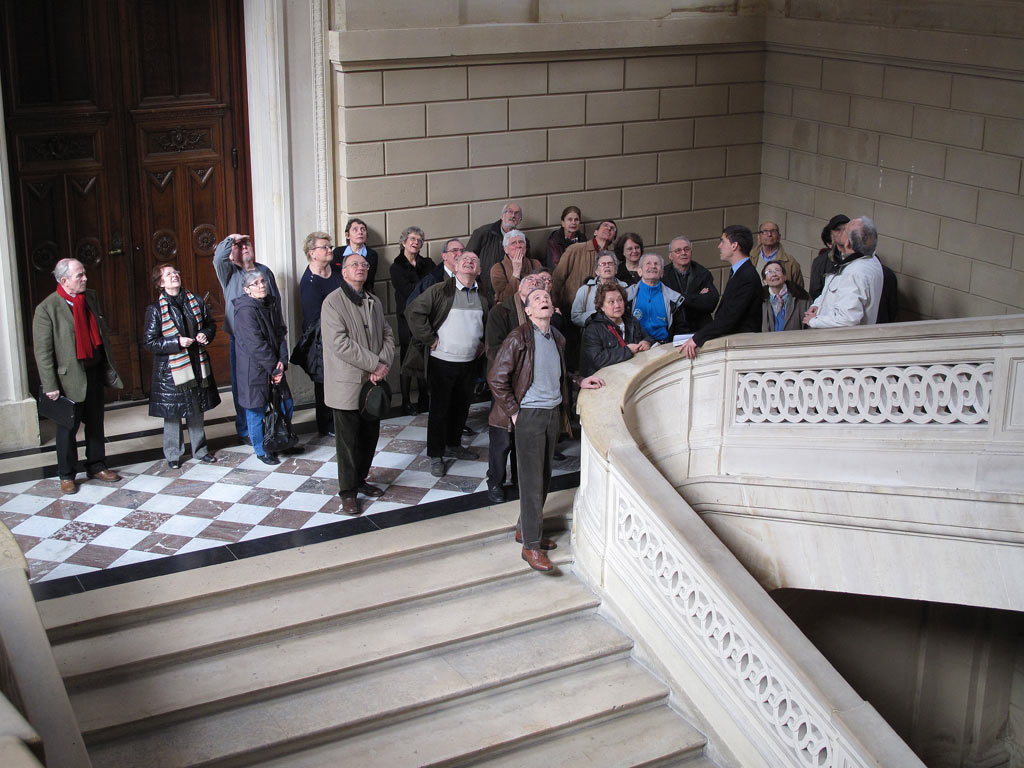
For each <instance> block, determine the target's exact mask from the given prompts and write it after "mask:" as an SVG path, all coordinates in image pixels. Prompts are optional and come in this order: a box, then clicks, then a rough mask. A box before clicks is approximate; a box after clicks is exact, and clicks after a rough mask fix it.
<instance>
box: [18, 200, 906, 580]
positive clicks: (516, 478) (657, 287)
mask: <svg viewBox="0 0 1024 768" xmlns="http://www.w3.org/2000/svg"><path fill="white" fill-rule="evenodd" d="M522 215H523V214H522V208H521V207H520V206H519V205H518V204H516V203H514V202H510V203H508V204H507V205H505V207H504V208H503V210H502V212H501V218H500V219H499V220H498V221H496V222H494V223H491V224H487V225H484V226H483V227H480V228H478V229H477V230H476V231H474V232H473V234H472V236H471V237H470V240H469V243H468V245H466V246H464V245H463V243H462V241H461V240H459V239H457V238H452V239H450V240H448V241H447V242H445V243H444V245H443V249H442V252H441V259H442V260H441V263H440V264H436V265H435V264H434V262H433V261H432V260H431V259H429V258H427V257H426V256H425V255H423V254H422V249H423V247H424V244H425V241H426V234H425V232H424V231H423V230H422V229H421V228H419V227H415V226H411V227H407V228H406V229H405V230H404V231H403V232H402V234H401V238H400V249H399V253H398V255H397V257H396V258H395V260H394V262H393V263H392V264H391V265H390V279H391V283H392V285H393V289H394V296H395V309H396V314H397V331H398V345H397V346H398V352H399V354H398V356H397V357H396V354H395V352H396V349H395V347H396V344H395V337H394V334H393V332H392V328H391V325H390V324H389V323H388V322H387V321H386V319H385V312H384V303H383V302H382V300H381V299H380V298H378V297H377V296H376V295H375V294H374V293H373V290H372V289H373V287H374V279H375V275H376V271H377V266H378V256H377V254H376V252H375V251H373V249H371V248H368V247H367V246H366V238H367V226H366V223H365V222H363V221H362V220H360V219H357V218H353V219H351V220H350V221H349V222H348V224H347V226H346V228H345V234H346V241H347V242H346V245H345V246H337V247H335V246H334V244H333V241H332V238H331V236H330V235H329V234H328V233H325V232H312V233H310V234H309V235H308V236H307V237H306V238H305V240H304V242H303V245H302V249H303V252H304V253H305V256H306V259H307V268H306V270H305V271H304V272H303V274H302V277H301V278H300V280H299V293H300V298H301V305H302V322H303V329H302V330H303V332H302V335H301V338H300V340H299V343H298V345H297V346H296V349H295V351H294V352H292V353H291V355H289V350H288V342H287V328H286V325H285V323H284V319H283V314H282V302H281V293H280V290H279V287H278V284H277V281H276V279H275V276H274V274H273V272H272V271H271V270H270V269H269V268H268V267H267V266H266V265H263V264H260V263H259V262H258V261H257V260H256V254H255V248H254V245H253V241H252V238H251V237H250V236H248V235H243V234H232V235H228V236H227V237H226V238H224V240H223V241H221V242H220V244H219V245H218V246H217V247H216V249H215V252H214V257H213V264H214V268H215V271H216V274H217V277H218V280H219V282H220V285H221V288H222V290H223V295H224V330H225V331H226V332H227V334H228V349H229V356H230V371H231V391H232V396H233V400H234V407H235V413H236V417H235V426H236V430H237V432H238V435H239V437H240V439H241V440H243V441H244V442H247V443H250V444H251V445H252V446H253V449H254V452H255V454H256V456H257V457H258V458H259V459H260V460H261V461H263V462H264V463H266V464H270V465H274V464H277V463H279V461H280V459H279V457H278V456H277V454H276V453H275V452H274V451H270V450H267V449H266V448H265V447H264V439H263V438H264V435H263V417H264V413H265V411H266V409H267V404H268V403H276V404H279V405H278V407H279V408H280V410H281V413H282V414H283V415H284V416H285V417H287V418H288V419H290V418H291V415H292V410H293V402H292V397H291V394H290V391H289V389H288V383H287V379H286V376H285V371H286V369H287V367H288V364H289V361H290V360H291V361H294V362H297V363H298V364H300V365H301V366H302V367H303V368H304V369H305V370H306V372H307V373H308V374H309V376H310V378H311V379H312V380H313V383H314V397H315V412H316V425H317V429H318V432H319V433H320V435H321V436H331V437H334V439H335V445H336V449H337V461H338V488H339V495H340V497H341V503H342V510H343V511H344V512H345V513H347V514H350V515H358V514H360V513H361V511H362V508H361V506H360V498H359V497H360V496H364V497H370V498H375V497H379V496H381V495H383V493H384V491H383V490H382V489H381V488H379V487H377V486H375V485H372V484H371V483H369V482H368V481H367V478H368V476H369V473H370V466H371V463H372V460H373V455H374V451H375V448H376V444H377V440H378V437H379V434H380V419H379V414H378V415H376V416H375V415H372V414H370V413H368V412H367V409H366V408H365V407H364V406H365V400H366V397H367V391H368V390H372V389H373V388H374V387H378V386H381V387H386V380H387V378H388V375H389V373H390V371H391V368H392V367H393V366H396V365H397V366H398V367H399V376H398V380H399V385H400V389H401V399H402V408H403V410H404V411H405V412H407V413H410V414H412V413H417V412H419V413H422V412H426V413H428V419H427V455H428V457H429V459H430V471H431V473H432V474H433V475H435V476H437V477H443V476H444V475H445V474H446V472H447V470H448V468H449V466H450V462H451V461H452V460H459V459H476V458H479V457H478V455H477V454H476V452H475V451H473V450H472V449H471V448H468V447H465V446H463V445H462V438H463V436H464V434H467V433H468V434H472V432H471V430H468V428H467V427H466V419H467V415H468V411H469V406H470V403H471V402H472V400H473V397H474V392H477V391H479V389H480V388H482V387H483V383H484V382H486V387H487V388H488V389H489V390H490V394H491V400H492V405H491V411H490V414H489V416H488V428H489V433H488V436H489V447H488V470H487V483H488V498H489V499H490V500H491V501H492V502H500V501H504V499H505V480H506V467H507V466H508V459H509V457H510V455H511V456H512V463H511V466H512V476H513V477H512V480H513V482H517V483H518V486H519V495H520V507H521V510H520V520H519V524H518V525H517V529H516V540H517V541H519V542H521V543H522V545H523V551H522V556H523V558H524V559H525V560H526V561H527V562H528V563H529V564H530V566H531V567H532V568H535V569H537V570H542V571H546V570H550V569H551V568H552V565H551V562H550V560H549V559H548V557H547V555H546V554H545V552H546V551H547V550H550V549H552V548H554V546H555V543H554V542H553V541H551V540H550V539H547V538H544V537H543V536H542V522H543V514H542V512H543V506H544V500H545V497H546V494H547V489H548V484H549V482H550V478H551V469H552V462H553V461H554V457H555V455H556V450H557V448H556V446H557V443H558V440H559V438H560V436H561V435H564V434H566V433H570V418H569V417H570V411H571V405H572V391H573V389H574V388H581V389H592V388H599V387H601V386H603V384H604V382H603V381H602V380H601V379H600V378H598V377H597V376H595V375H594V374H595V373H596V372H597V371H599V370H600V369H602V368H604V367H606V366H609V365H613V364H616V363H620V362H623V361H625V360H628V359H630V358H632V357H633V356H634V355H636V354H638V353H640V352H643V351H645V350H647V349H650V348H651V347H652V346H653V345H655V344H659V343H665V342H671V341H672V339H673V337H674V336H676V335H678V334H690V336H689V338H688V340H687V341H686V342H685V343H683V344H682V345H681V348H680V351H681V352H682V353H684V354H686V355H687V356H688V357H690V358H693V357H695V356H696V354H697V352H698V350H699V349H700V347H701V346H703V344H704V343H705V342H707V341H709V340H711V339H714V338H718V337H720V336H725V335H728V334H732V333H741V332H760V331H765V332H774V331H785V330H793V329H798V328H801V327H811V328H831V327H839V326H845V325H859V324H870V323H874V322H876V320H877V319H878V318H879V317H880V316H881V315H883V314H884V317H883V319H886V320H891V319H893V316H894V314H895V304H894V300H895V290H894V279H895V278H894V276H892V279H891V280H890V278H889V277H888V276H886V274H885V270H884V268H883V267H882V265H881V263H880V262H879V260H878V258H877V256H876V254H875V246H876V243H877V239H878V235H877V231H876V230H875V227H874V224H873V223H872V222H871V221H870V219H867V218H859V219H854V220H852V221H851V220H850V219H849V218H847V217H846V216H841V215H840V216H836V217H834V218H833V219H832V220H831V221H830V222H829V223H828V224H827V225H826V227H825V229H824V230H823V232H822V240H823V243H824V245H825V247H824V248H823V249H822V251H821V253H820V254H819V256H818V258H817V259H815V261H814V263H813V265H812V268H811V291H810V293H808V292H807V291H806V290H805V289H804V286H803V276H802V273H801V270H800V265H799V262H798V261H797V260H796V259H794V258H793V257H791V256H789V254H787V253H786V252H785V250H784V249H783V248H782V245H781V242H780V232H779V228H778V226H777V225H776V224H775V223H774V222H765V223H763V224H762V225H761V226H760V228H759V230H758V232H757V235H758V247H757V250H756V251H755V250H754V239H753V233H752V232H751V231H750V230H749V229H747V228H746V227H743V226H739V225H730V226H727V227H725V228H724V229H723V230H722V233H721V237H720V239H719V242H718V251H719V256H720V258H721V259H722V261H724V262H726V263H727V264H728V265H729V267H730V273H729V276H728V279H727V281H726V283H725V288H724V291H723V292H722V295H721V299H720V298H719V292H718V289H717V288H716V287H715V283H714V279H713V277H712V275H711V273H710V271H709V270H708V269H706V268H705V267H703V266H702V265H700V264H699V263H697V262H695V261H694V260H693V253H692V242H691V240H690V239H689V238H687V237H684V236H679V237H675V238H673V239H672V240H671V241H670V243H669V248H668V256H669V263H668V264H667V265H666V264H665V263H664V261H663V259H662V257H661V256H660V255H658V254H656V253H652V252H645V251H644V243H643V239H642V238H641V236H640V235H639V234H637V233H635V232H627V233H624V234H622V235H621V236H620V235H619V233H618V228H617V226H616V223H615V222H614V221H612V220H610V219H606V220H602V221H598V222H597V224H596V227H595V228H594V231H593V234H592V235H591V236H589V237H588V236H586V235H585V233H584V229H583V226H582V213H581V211H580V209H579V208H577V207H575V206H569V207H568V208H566V209H565V210H564V211H563V212H562V216H561V226H560V227H559V228H558V229H556V230H555V231H554V232H552V233H551V235H550V237H549V238H548V243H547V248H546V255H545V263H542V262H541V261H540V260H538V259H533V258H531V257H530V255H529V253H530V251H529V240H528V238H527V237H526V235H525V234H524V233H523V232H522V231H521V230H519V229H518V225H519V223H520V222H521V220H522ZM889 275H891V272H890V273H889ZM54 277H55V278H56V280H57V283H58V288H57V291H56V293H54V294H53V295H51V296H49V297H47V299H45V300H44V301H43V302H42V303H41V304H40V305H39V306H38V307H37V309H36V314H35V319H34V323H33V334H34V340H35V355H36V361H37V365H38V370H39V375H40V380H41V385H42V392H43V396H46V397H49V398H52V399H56V398H57V397H58V396H60V395H61V394H62V393H63V394H64V395H66V396H67V397H69V398H70V399H71V400H72V401H73V402H74V403H75V405H74V420H73V423H72V424H70V425H63V426H58V430H57V470H58V474H59V476H60V481H61V488H62V490H63V491H64V492H65V493H69V494H70V493H74V492H75V491H76V490H77V485H76V480H75V476H76V472H77V467H78V461H77V448H76V445H75V438H76V434H77V431H78V427H79V425H80V424H81V423H84V424H85V437H86V460H85V463H84V466H85V469H86V472H87V474H88V476H89V477H90V478H95V479H99V480H102V481H107V482H113V481H116V480H118V479H119V477H118V475H117V473H115V472H114V471H113V470H110V469H109V468H108V467H107V466H106V460H105V454H104V437H103V387H104V386H112V387H121V386H123V385H122V383H121V380H120V377H119V376H118V374H117V371H116V368H115V366H114V361H113V360H112V359H111V357H110V343H109V339H108V336H107V328H106V324H105V322H104V320H103V316H102V314H101V312H100V308H99V307H98V304H97V301H96V295H95V293H94V292H92V291H87V290H86V282H87V278H86V275H85V268H84V266H83V265H82V264H81V262H79V261H77V260H75V259H63V260H61V261H60V262H59V263H58V264H57V266H56V268H55V269H54ZM152 279H153V285H154V287H155V288H156V289H157V291H158V292H159V295H158V298H157V300H156V301H155V302H154V303H152V304H151V305H149V307H147V309H146V315H145V325H144V332H143V345H144V347H145V348H146V349H147V350H148V351H149V352H151V353H152V354H153V361H154V365H153V380H152V386H151V395H150V414H151V415H153V416H157V417H160V418H162V419H163V422H164V435H163V448H164V455H165V457H166V459H167V462H168V464H169V466H170V467H172V468H177V467H179V466H180V464H181V461H182V459H183V456H184V452H185V446H184V439H183V432H182V421H184V423H185V426H186V427H187V429H188V431H189V439H190V443H191V447H192V454H193V457H194V458H196V459H198V460H199V461H202V462H207V463H212V462H215V461H216V460H217V459H216V457H215V456H214V454H213V453H212V452H211V451H210V450H209V449H208V447H207V444H206V436H205V432H204V423H203V413H204V412H205V411H207V410H209V409H210V408H213V407H215V406H216V405H217V404H218V403H219V402H220V397H219V394H218V390H217V387H216V384H215V382H214V379H213V373H212V365H211V360H210V354H209V351H208V347H209V345H210V343H211V342H212V341H213V339H214V337H215V334H216V331H217V328H216V324H215V323H214V322H213V320H212V319H211V317H210V313H209V311H208V308H207V307H206V305H205V303H204V302H203V300H202V299H201V298H199V297H198V296H196V295H195V294H193V293H192V292H191V291H188V290H186V289H185V288H184V287H183V286H182V280H181V275H180V273H179V272H178V271H177V269H176V268H175V267H174V265H172V264H159V265H157V266H156V267H155V268H154V270H153V274H152ZM887 293H888V295H887ZM414 382H415V383H416V385H417V390H418V398H417V402H416V404H415V405H414V404H413V402H412V385H413V383H414ZM387 392H388V393H389V392H390V390H387ZM296 450H301V449H296Z"/></svg>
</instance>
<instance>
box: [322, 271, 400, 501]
mask: <svg viewBox="0 0 1024 768" xmlns="http://www.w3.org/2000/svg"><path fill="white" fill-rule="evenodd" d="M369 271H370V265H369V264H368V263H367V261H366V259H364V258H363V257H362V256H360V255H359V254H358V253H350V254H348V255H347V256H345V261H344V263H343V265H342V268H341V275H342V278H343V280H344V282H342V284H341V287H340V288H339V289H338V290H336V291H334V292H333V293H332V294H331V295H330V296H328V297H327V299H326V300H325V301H324V305H323V309H322V311H321V314H320V324H321V328H322V330H323V338H324V382H325V383H326V384H327V404H328V405H329V406H330V407H331V408H333V409H334V434H335V438H334V441H335V447H336V448H337V452H338V494H339V495H340V496H341V509H342V511H343V512H344V513H345V514H347V515H358V514H359V513H360V512H361V511H362V510H361V509H360V507H359V501H358V498H357V495H358V494H360V493H361V494H363V495H364V496H369V497H370V498H376V497H378V496H381V495H383V493H384V491H382V490H381V489H380V488H378V487H377V486H375V485H370V484H369V483H368V482H366V477H367V475H369V473H370V465H371V463H372V462H373V452H374V450H375V449H376V447H377V438H378V437H379V436H380V420H379V419H374V418H369V417H367V416H365V415H362V414H360V413H359V392H360V390H361V389H362V387H363V384H365V383H366V382H367V381H368V380H369V381H372V382H373V383H374V384H376V383H377V382H379V381H382V380H383V379H385V378H387V375H388V371H389V370H390V368H391V363H392V360H393V359H394V356H395V339H394V336H393V335H392V332H391V324H390V323H388V322H387V321H385V320H384V308H383V305H382V303H381V300H380V299H378V298H377V297H376V296H374V295H373V294H372V293H370V291H369V290H368V288H369V281H368V279H367V276H368V274H369Z"/></svg>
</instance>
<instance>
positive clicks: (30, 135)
mask: <svg viewBox="0 0 1024 768" xmlns="http://www.w3.org/2000/svg"><path fill="white" fill-rule="evenodd" d="M241 5H242V2H241V0H227V1H226V2H222V1H220V0H190V1H189V2H183V3H167V2H165V1H164V0H33V1H32V2H19V0H0V8H2V10H0V24H2V35H0V36H2V37H3V39H4V42H5V46H4V50H3V54H2V55H3V59H2V61H0V67H2V80H3V86H4V99H5V101H4V104H5V118H6V123H7V130H8V151H9V153H10V161H11V162H10V165H11V169H12V190H13V191H14V197H15V200H14V206H15V211H16V230H17V231H16V235H15V236H16V241H17V257H18V262H19V271H20V274H21V278H22V282H21V284H22V286H23V294H24V295H23V296H22V302H23V311H24V315H25V326H26V329H27V336H28V338H27V342H28V344H29V347H28V348H29V349H31V316H32V312H33V311H34V308H35V306H36V305H37V304H38V303H39V301H41V300H42V299H43V298H44V297H45V296H46V295H47V294H49V293H50V292H51V291H53V290H54V286H55V283H54V281H53V278H52V276H51V275H50V274H49V270H51V269H52V267H53V264H54V263H55V262H56V261H57V260H58V259H60V258H64V257H67V256H75V257H77V258H80V259H81V260H82V261H83V263H84V264H85V265H86V270H87V274H88V276H89V287H90V288H93V289H95V290H97V291H98V292H99V293H100V302H101V304H102V306H103V308H104V312H105V314H106V316H107V320H108V322H109V324H110V326H111V331H112V345H113V346H114V350H113V354H114V356H115V359H116V360H117V362H118V367H119V369H120V371H121V374H122V378H124V379H125V381H126V384H127V389H126V390H125V391H124V392H123V393H120V396H121V397H139V396H141V395H143V394H144V393H145V392H146V391H148V389H149V375H150V374H149V370H150V363H149V361H148V360H147V359H146V355H145V354H144V353H143V352H142V351H141V348H140V344H139V335H140V333H139V332H140V329H141V324H142V318H143V310H144V308H145V306H146V304H148V303H150V302H151V301H153V300H155V298H156V291H155V290H154V289H153V288H152V285H151V282H150V271H151V270H152V268H153V266H154V265H155V264H157V263H159V262H161V261H170V262H172V263H175V264H177V266H178V268H179V269H180V270H181V272H182V276H183V282H184V284H185V285H186V287H188V288H189V289H190V290H193V291H195V292H196V293H198V294H199V295H203V294H205V293H207V292H208V293H209V295H210V303H211V305H213V306H214V307H215V308H216V309H217V310H218V314H220V312H222V309H223V308H222V304H223V301H222V298H221V293H220V286H219V285H218V283H217V280H216V276H215V274H214V271H213V266H212V255H213V248H214V246H215V245H216V243H217V242H218V241H219V240H220V239H221V238H223V237H224V235H225V234H227V233H228V232H231V231H251V225H250V223H249V216H250V214H249V204H248V184H249V182H248V175H247V172H246V167H245V164H242V168H241V170H239V169H238V168H236V164H237V163H236V162H235V160H236V158H238V156H239V155H238V151H239V148H240V147H241V145H242V144H243V140H244V135H245V126H244V120H245V114H244V85H243V82H244V68H243V64H242V62H243V61H244V55H243V51H242V38H243V35H242V29H243V27H242V19H241ZM236 105H237V106H236ZM242 157H243V158H244V153H243V154H242ZM246 227H249V229H246ZM219 319H220V318H218V320H219ZM226 341H227V339H226V337H223V336H222V337H219V338H218V341H217V343H216V347H215V351H214V356H213V359H214V369H215V374H216V376H217V380H218V382H220V383H227V380H228V376H229V374H228V369H227V365H228V363H227V346H226ZM29 367H30V379H31V381H30V384H31V385H32V386H33V387H34V385H35V381H36V374H35V370H34V361H32V360H31V355H30V360H29Z"/></svg>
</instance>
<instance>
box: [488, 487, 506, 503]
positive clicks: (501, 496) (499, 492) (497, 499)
mask: <svg viewBox="0 0 1024 768" xmlns="http://www.w3.org/2000/svg"><path fill="white" fill-rule="evenodd" d="M487 500H488V501H489V502H491V504H503V503H504V502H505V489H504V488H502V487H501V486H500V485H489V486H487Z"/></svg>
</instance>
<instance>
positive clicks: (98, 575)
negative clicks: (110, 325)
mask: <svg viewBox="0 0 1024 768" xmlns="http://www.w3.org/2000/svg"><path fill="white" fill-rule="evenodd" d="M157 452H158V453H159V452H160V451H159V449H158V451H157ZM579 484H580V473H579V472H569V473H566V474H564V475H558V476H556V477H553V478H551V486H550V491H551V492H554V491H562V490H566V489H569V488H578V487H579ZM506 490H507V491H508V493H507V498H508V500H509V501H513V500H516V499H518V498H519V491H518V489H516V488H514V487H513V488H508V489H506ZM489 504H490V502H488V501H487V492H486V491H478V492H476V493H468V494H466V495H464V496H458V497H454V498H451V499H443V500H441V501H432V502H430V503H428V504H417V505H415V506H411V507H403V508H402V509H393V510H390V511H388V512H381V513H380V514H376V515H370V516H369V517H356V518H352V519H351V520H339V521H338V522H336V523H328V524H327V525H318V526H316V527H314V528H306V529H304V530H299V531H290V532H288V533H279V534H274V535H272V536H264V537H261V538H259V539H252V540H251V541H240V542H236V543H234V544H227V545H225V546H220V547H210V548H209V549H203V550H199V551H197V552H187V553H185V554H183V555H170V556H168V557H161V558H159V559H157V560H149V561H147V562H144V563H134V564H132V565H122V566H120V567H117V568H106V569H104V570H100V571H91V572H89V573H83V574H79V575H77V576H67V577H65V578H63V579H53V580H52V581H40V582H36V583H35V584H32V594H33V596H34V597H35V599H36V600H37V601H42V600H50V599H52V598H55V597H64V596H65V595H73V594H78V593H81V592H87V591H89V590H92V589H102V588H103V587H110V586H114V585H116V584H127V583H129V582H132V581H140V580H142V579H151V578H155V577H157V576H166V575H168V574H171V573H179V572H181V571H188V570H192V569H193V568H203V567H205V566H208V565H217V564H219V563H227V562H231V561H232V560H242V559H244V558H247V557H256V556H258V555H265V554H269V553H271V552H280V551H282V550H285V549H294V548H295V547H301V546H306V545H309V544H317V543H319V542H323V541H333V540H335V539H343V538H345V537H346V536H355V535H358V534H360V533H369V532H371V531H378V530H383V529H385V528H394V527H396V526H399V525H406V524H408V523H416V522H419V521H421V520H430V519H433V518H435V517H443V516H445V515H453V514H457V513H459V512H465V511H468V510H470V509H478V508H480V507H486V506H488V505H489Z"/></svg>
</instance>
